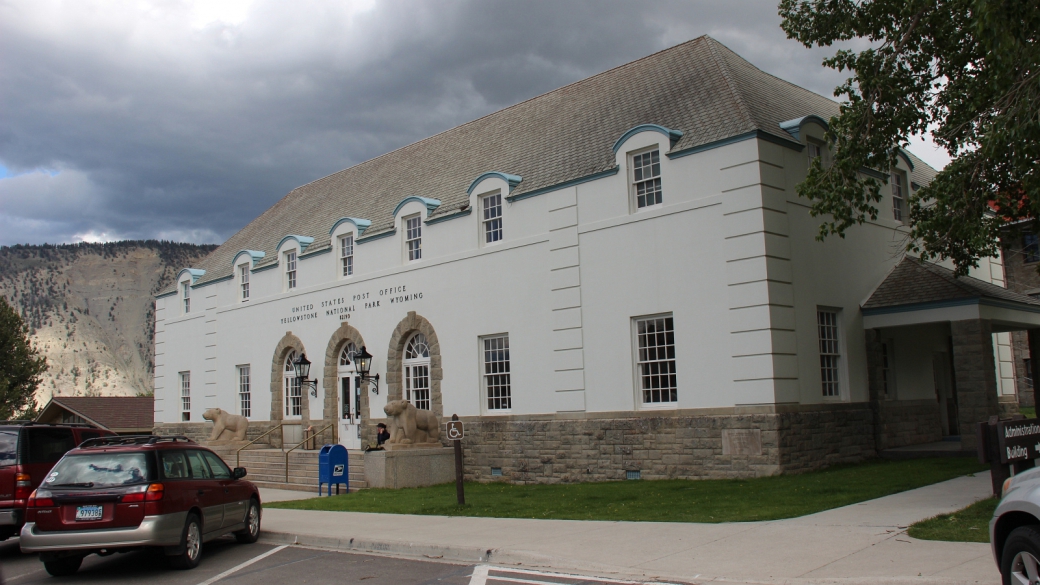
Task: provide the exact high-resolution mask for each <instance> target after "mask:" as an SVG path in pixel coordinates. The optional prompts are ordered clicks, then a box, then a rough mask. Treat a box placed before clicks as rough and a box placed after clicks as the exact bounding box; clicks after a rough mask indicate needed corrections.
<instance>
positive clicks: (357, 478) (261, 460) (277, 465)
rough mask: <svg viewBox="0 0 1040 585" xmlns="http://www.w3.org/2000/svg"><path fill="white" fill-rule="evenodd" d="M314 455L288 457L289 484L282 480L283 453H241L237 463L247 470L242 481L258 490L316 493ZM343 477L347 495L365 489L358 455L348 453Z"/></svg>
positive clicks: (361, 457)
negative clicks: (347, 481) (249, 482)
mask: <svg viewBox="0 0 1040 585" xmlns="http://www.w3.org/2000/svg"><path fill="white" fill-rule="evenodd" d="M318 453H319V452H318V451H304V450H300V449H297V450H296V451H293V452H291V453H289V481H286V480H285V479H286V474H285V453H284V452H282V451H281V450H280V449H248V450H244V451H242V452H241V454H240V456H239V460H240V462H241V463H240V465H241V466H242V467H245V468H246V470H248V475H247V476H246V479H248V480H250V481H252V482H253V483H255V484H256V485H258V486H260V487H266V488H275V489H287V490H296V491H305V492H314V493H317V490H318ZM231 463H232V464H233V463H234V462H231ZM347 475H348V479H349V482H350V483H349V487H350V491H352V492H356V491H358V490H360V489H364V488H366V487H368V485H367V484H366V483H365V463H364V453H363V452H362V451H349V452H348V455H347ZM341 490H342V488H341Z"/></svg>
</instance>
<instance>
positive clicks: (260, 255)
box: [231, 250, 267, 271]
mask: <svg viewBox="0 0 1040 585" xmlns="http://www.w3.org/2000/svg"><path fill="white" fill-rule="evenodd" d="M242 254H249V268H253V267H254V266H256V263H257V262H259V261H261V260H263V259H264V256H266V255H267V253H266V252H257V251H256V250H242V251H240V252H239V253H238V254H235V257H234V258H233V259H232V260H231V270H232V271H233V270H234V269H235V265H236V264H238V257H239V256H241V255H242Z"/></svg>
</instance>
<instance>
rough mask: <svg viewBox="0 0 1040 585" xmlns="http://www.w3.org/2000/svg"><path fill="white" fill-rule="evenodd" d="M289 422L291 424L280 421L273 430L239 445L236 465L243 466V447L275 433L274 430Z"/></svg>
mask: <svg viewBox="0 0 1040 585" xmlns="http://www.w3.org/2000/svg"><path fill="white" fill-rule="evenodd" d="M287 424H289V423H280V424H279V425H278V426H276V427H274V428H273V429H271V430H269V431H267V432H266V433H264V434H262V435H260V436H259V437H257V438H255V439H253V440H252V441H249V442H248V443H246V444H245V445H242V446H241V447H239V448H238V449H236V450H235V467H241V465H240V464H241V462H242V456H241V453H242V449H245V448H246V447H248V446H250V445H252V444H253V443H255V442H257V441H259V440H260V439H263V438H264V437H266V436H267V435H270V434H271V433H273V432H275V431H277V430H278V429H280V428H282V427H284V426H285V425H287Z"/></svg>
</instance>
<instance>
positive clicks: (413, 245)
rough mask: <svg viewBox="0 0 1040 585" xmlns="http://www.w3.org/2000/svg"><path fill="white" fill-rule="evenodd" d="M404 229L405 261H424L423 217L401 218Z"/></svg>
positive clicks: (410, 216)
mask: <svg viewBox="0 0 1040 585" xmlns="http://www.w3.org/2000/svg"><path fill="white" fill-rule="evenodd" d="M401 226H402V227H404V230H403V231H404V261H405V262H406V263H408V262H418V261H419V260H422V216H421V215H419V214H415V215H409V216H408V217H404V218H401Z"/></svg>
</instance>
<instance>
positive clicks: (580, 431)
mask: <svg viewBox="0 0 1040 585" xmlns="http://www.w3.org/2000/svg"><path fill="white" fill-rule="evenodd" d="M820 408H822V410H814V411H811V412H787V413H765V414H717V415H688V416H686V415H681V414H674V415H664V414H662V415H660V416H632V417H625V418H585V419H547V420H514V419H506V418H503V419H501V420H496V419H494V418H484V419H480V418H476V417H473V418H469V417H467V418H464V419H463V421H464V422H465V424H466V439H465V443H464V444H465V465H466V478H467V479H468V480H471V481H508V482H513V483H566V482H582V481H610V480H621V479H625V478H626V475H627V472H629V471H639V472H640V477H641V478H642V479H708V478H750V477H762V476H768V475H775V474H777V473H780V472H791V471H796V472H797V471H806V470H810V469H816V468H819V467H823V466H826V465H832V464H835V463H848V462H854V461H861V460H863V459H867V458H870V457H873V456H874V455H875V451H874V447H873V443H874V441H873V423H872V421H873V415H872V413H871V411H870V409H869V408H868V407H867V406H866V405H860V404H858V405H834V406H831V405H826V406H823V407H820ZM492 468H500V469H501V472H502V475H501V477H498V476H492V475H491V469H492Z"/></svg>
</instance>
